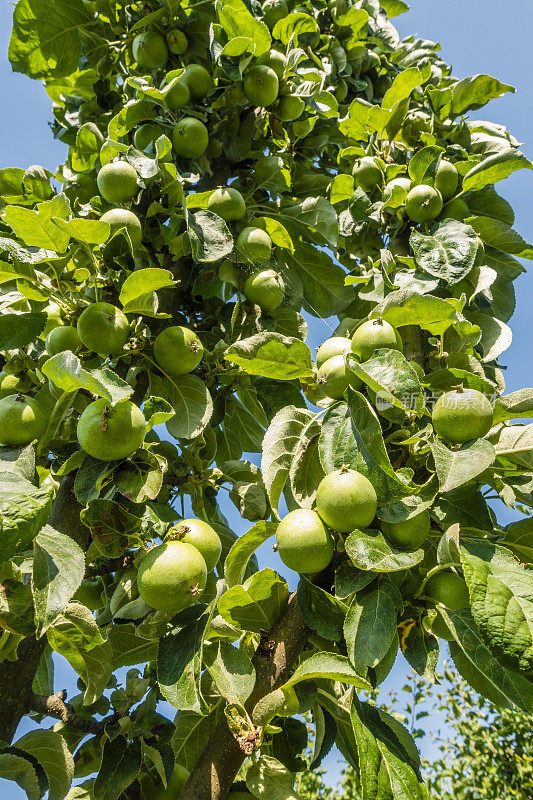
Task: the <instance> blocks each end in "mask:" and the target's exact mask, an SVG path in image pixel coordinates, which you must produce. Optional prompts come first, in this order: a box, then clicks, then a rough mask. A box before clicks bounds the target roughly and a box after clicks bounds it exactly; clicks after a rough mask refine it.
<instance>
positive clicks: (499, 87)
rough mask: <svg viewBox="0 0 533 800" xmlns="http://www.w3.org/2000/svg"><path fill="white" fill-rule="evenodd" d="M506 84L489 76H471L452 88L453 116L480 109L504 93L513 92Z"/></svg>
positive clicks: (511, 87) (513, 89)
mask: <svg viewBox="0 0 533 800" xmlns="http://www.w3.org/2000/svg"><path fill="white" fill-rule="evenodd" d="M515 91H516V89H515V88H514V87H513V86H509V84H508V83H500V81H498V80H496V78H492V77H491V76H490V75H472V76H471V77H469V78H463V80H462V81H458V82H457V83H455V84H454V85H453V86H452V112H453V114H455V116H459V115H460V114H464V113H465V111H469V110H470V109H473V108H482V107H483V106H484V105H485V104H486V103H488V102H489V100H493V99H494V98H496V97H501V96H502V94H504V93H505V92H515Z"/></svg>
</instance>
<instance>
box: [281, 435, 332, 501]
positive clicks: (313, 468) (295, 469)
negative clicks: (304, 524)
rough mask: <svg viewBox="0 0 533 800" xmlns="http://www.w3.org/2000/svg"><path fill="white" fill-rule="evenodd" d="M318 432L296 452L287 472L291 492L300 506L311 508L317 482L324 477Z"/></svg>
mask: <svg viewBox="0 0 533 800" xmlns="http://www.w3.org/2000/svg"><path fill="white" fill-rule="evenodd" d="M318 443H319V435H318V433H317V434H316V435H315V436H314V437H313V438H312V439H311V440H310V441H309V442H308V443H307V445H306V446H305V449H304V450H301V451H299V452H298V453H297V454H296V458H295V459H294V461H293V462H292V465H291V470H290V473H289V479H290V485H291V493H292V496H293V497H294V499H295V501H296V502H297V504H298V505H299V506H300V508H312V506H313V505H314V502H315V499H316V493H317V489H318V484H319V483H320V481H321V480H322V478H323V477H324V469H323V467H322V462H321V461H320V452H319V449H318Z"/></svg>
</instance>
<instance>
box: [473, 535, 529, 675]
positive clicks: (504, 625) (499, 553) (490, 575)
mask: <svg viewBox="0 0 533 800" xmlns="http://www.w3.org/2000/svg"><path fill="white" fill-rule="evenodd" d="M461 560H462V563H463V570H464V575H465V580H466V582H467V584H468V589H469V592H470V599H471V608H472V616H473V617H474V620H475V622H476V624H477V626H478V628H479V630H480V632H481V634H482V636H483V638H484V640H485V641H486V642H487V644H488V645H489V647H490V649H491V650H492V652H493V653H494V654H495V655H496V656H497V657H498V659H499V660H500V662H501V663H502V664H504V665H506V666H508V667H511V668H512V669H516V670H519V671H521V672H528V671H530V670H531V669H532V667H533V592H532V586H531V583H532V582H531V578H530V573H528V572H527V571H525V570H524V569H523V567H522V566H521V565H520V564H519V563H517V561H516V559H515V558H514V557H513V556H512V555H511V554H510V553H509V552H508V550H506V549H505V548H504V547H500V546H499V545H496V544H492V543H491V542H487V541H479V542H468V544H465V545H464V546H463V547H462V548H461Z"/></svg>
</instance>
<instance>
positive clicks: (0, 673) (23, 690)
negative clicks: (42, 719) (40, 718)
mask: <svg viewBox="0 0 533 800" xmlns="http://www.w3.org/2000/svg"><path fill="white" fill-rule="evenodd" d="M45 647H46V636H43V637H42V638H41V639H38V640H37V639H36V638H35V636H33V635H32V636H26V638H25V639H23V640H22V641H21V643H20V644H19V646H18V651H17V660H16V661H3V662H2V664H0V739H3V740H4V742H7V743H8V744H11V742H12V741H13V737H14V735H15V733H16V731H17V728H18V725H19V722H20V720H21V719H22V717H23V716H24V714H25V713H26V712H27V710H28V701H29V698H30V696H31V695H32V694H33V691H32V686H33V679H34V678H35V673H36V672H37V667H38V666H39V662H40V660H41V657H42V655H43V652H44V648H45Z"/></svg>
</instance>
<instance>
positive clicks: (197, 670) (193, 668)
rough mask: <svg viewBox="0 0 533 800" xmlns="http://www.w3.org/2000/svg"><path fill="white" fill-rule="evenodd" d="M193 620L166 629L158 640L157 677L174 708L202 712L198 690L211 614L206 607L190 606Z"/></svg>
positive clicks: (201, 699) (201, 701) (202, 704)
mask: <svg viewBox="0 0 533 800" xmlns="http://www.w3.org/2000/svg"><path fill="white" fill-rule="evenodd" d="M190 613H191V614H192V615H193V616H192V619H191V620H190V621H188V622H185V624H184V625H183V627H181V628H178V629H176V628H174V629H172V630H170V631H168V632H167V633H166V634H165V635H164V636H162V637H161V639H160V640H159V649H158V655H157V679H158V681H159V687H160V689H161V692H162V694H163V696H164V697H165V699H166V700H168V702H169V703H170V704H171V705H173V706H174V707H175V708H179V709H183V710H188V711H196V712H201V711H203V706H204V702H203V698H202V697H201V693H200V674H201V667H202V664H201V662H202V642H203V637H204V633H205V630H206V627H207V625H208V623H209V620H210V614H209V613H206V611H205V606H196V607H194V606H193V607H192V608H191V611H190Z"/></svg>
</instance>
